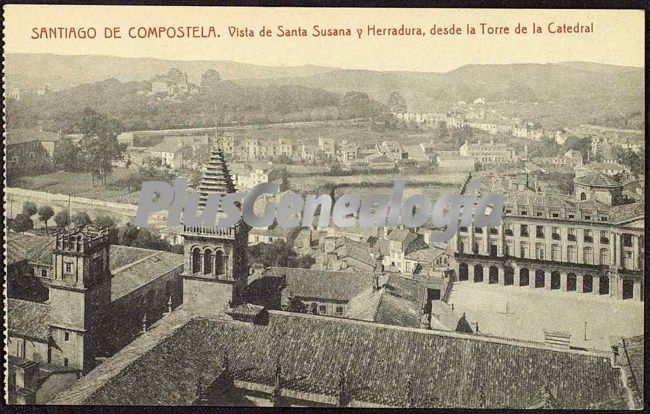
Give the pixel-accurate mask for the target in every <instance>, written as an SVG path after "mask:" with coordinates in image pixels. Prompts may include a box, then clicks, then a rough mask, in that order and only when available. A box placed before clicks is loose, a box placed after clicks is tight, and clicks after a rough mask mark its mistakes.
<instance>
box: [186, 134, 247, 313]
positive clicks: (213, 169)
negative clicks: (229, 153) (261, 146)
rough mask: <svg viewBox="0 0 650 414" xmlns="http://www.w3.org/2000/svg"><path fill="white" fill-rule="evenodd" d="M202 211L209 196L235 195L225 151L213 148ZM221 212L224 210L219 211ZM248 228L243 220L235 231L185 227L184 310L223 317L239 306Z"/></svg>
mask: <svg viewBox="0 0 650 414" xmlns="http://www.w3.org/2000/svg"><path fill="white" fill-rule="evenodd" d="M198 190H199V193H200V198H199V200H200V201H199V209H203V208H204V207H205V204H206V201H207V198H208V194H209V193H220V194H222V195H223V194H227V193H234V192H235V185H234V184H233V181H232V177H231V176H230V172H229V171H228V166H227V164H226V160H225V159H224V154H223V151H222V150H221V149H220V148H214V147H213V148H212V149H211V151H210V160H209V161H208V165H207V166H206V168H205V169H204V171H203V177H202V178H201V182H200V184H199V188H198ZM219 211H221V209H219ZM248 230H249V227H248V226H247V225H246V224H245V223H244V222H243V221H242V220H241V219H240V221H239V222H238V223H237V224H235V225H234V226H232V227H217V226H216V225H212V226H199V227H188V226H185V225H183V236H184V247H185V250H184V251H185V263H184V269H183V308H184V309H186V310H188V311H189V312H191V313H195V314H207V315H218V314H223V313H224V312H225V311H226V310H227V309H228V308H229V307H231V306H236V305H238V304H239V303H240V294H241V292H242V290H243V288H244V287H245V286H246V282H247V275H248V268H247V264H246V248H247V245H248Z"/></svg>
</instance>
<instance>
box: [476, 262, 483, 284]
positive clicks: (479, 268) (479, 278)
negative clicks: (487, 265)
mask: <svg viewBox="0 0 650 414" xmlns="http://www.w3.org/2000/svg"><path fill="white" fill-rule="evenodd" d="M482 281H483V266H481V265H476V266H474V282H482Z"/></svg>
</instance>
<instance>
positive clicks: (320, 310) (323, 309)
mask: <svg viewBox="0 0 650 414" xmlns="http://www.w3.org/2000/svg"><path fill="white" fill-rule="evenodd" d="M326 312H327V306H325V305H319V306H318V313H326Z"/></svg>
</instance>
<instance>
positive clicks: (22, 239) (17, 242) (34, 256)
mask: <svg viewBox="0 0 650 414" xmlns="http://www.w3.org/2000/svg"><path fill="white" fill-rule="evenodd" d="M55 241H56V238H55V237H54V236H36V235H33V234H25V233H15V232H13V231H9V232H7V261H8V262H9V263H13V262H16V261H20V260H28V261H33V262H39V263H50V262H51V261H52V251H51V250H52V248H54V242H55Z"/></svg>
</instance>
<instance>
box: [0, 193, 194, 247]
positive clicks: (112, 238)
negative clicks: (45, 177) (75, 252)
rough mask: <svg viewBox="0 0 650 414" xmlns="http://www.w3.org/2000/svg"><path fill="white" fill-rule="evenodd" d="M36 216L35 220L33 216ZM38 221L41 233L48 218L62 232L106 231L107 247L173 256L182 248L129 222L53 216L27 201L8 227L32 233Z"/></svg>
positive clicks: (78, 214)
mask: <svg viewBox="0 0 650 414" xmlns="http://www.w3.org/2000/svg"><path fill="white" fill-rule="evenodd" d="M35 216H37V217H35ZM36 218H38V220H39V221H40V222H41V223H43V224H44V225H45V233H46V234H48V233H49V228H48V222H49V221H50V220H51V219H52V220H54V223H55V225H56V228H57V229H59V230H60V229H63V228H65V227H67V226H69V225H74V226H76V227H85V226H90V225H92V226H93V227H95V228H98V229H103V230H107V231H108V239H109V242H110V243H111V244H120V245H123V246H133V247H141V248H144V249H153V250H163V251H168V252H174V253H182V252H183V246H179V245H171V244H170V243H168V242H167V241H165V240H162V239H160V238H158V237H157V236H156V235H154V234H152V233H151V232H150V231H149V230H147V229H145V228H139V227H135V226H133V225H132V224H130V223H127V224H126V225H124V226H119V227H118V226H117V224H116V223H115V220H114V219H113V218H112V217H110V216H98V217H96V218H95V219H94V220H93V219H91V218H90V216H89V215H88V213H86V212H84V211H78V212H76V213H75V214H73V215H72V217H71V216H70V214H69V213H68V212H67V211H66V210H61V211H59V212H57V213H56V214H55V213H54V209H53V208H52V207H51V206H48V205H43V206H41V207H37V206H36V204H34V203H32V202H31V201H26V202H25V203H23V208H22V212H21V213H19V214H17V215H16V217H15V218H13V219H11V220H9V228H10V229H11V230H13V231H16V232H21V233H22V232H26V231H30V230H34V228H35V226H34V220H35V219H36Z"/></svg>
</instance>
